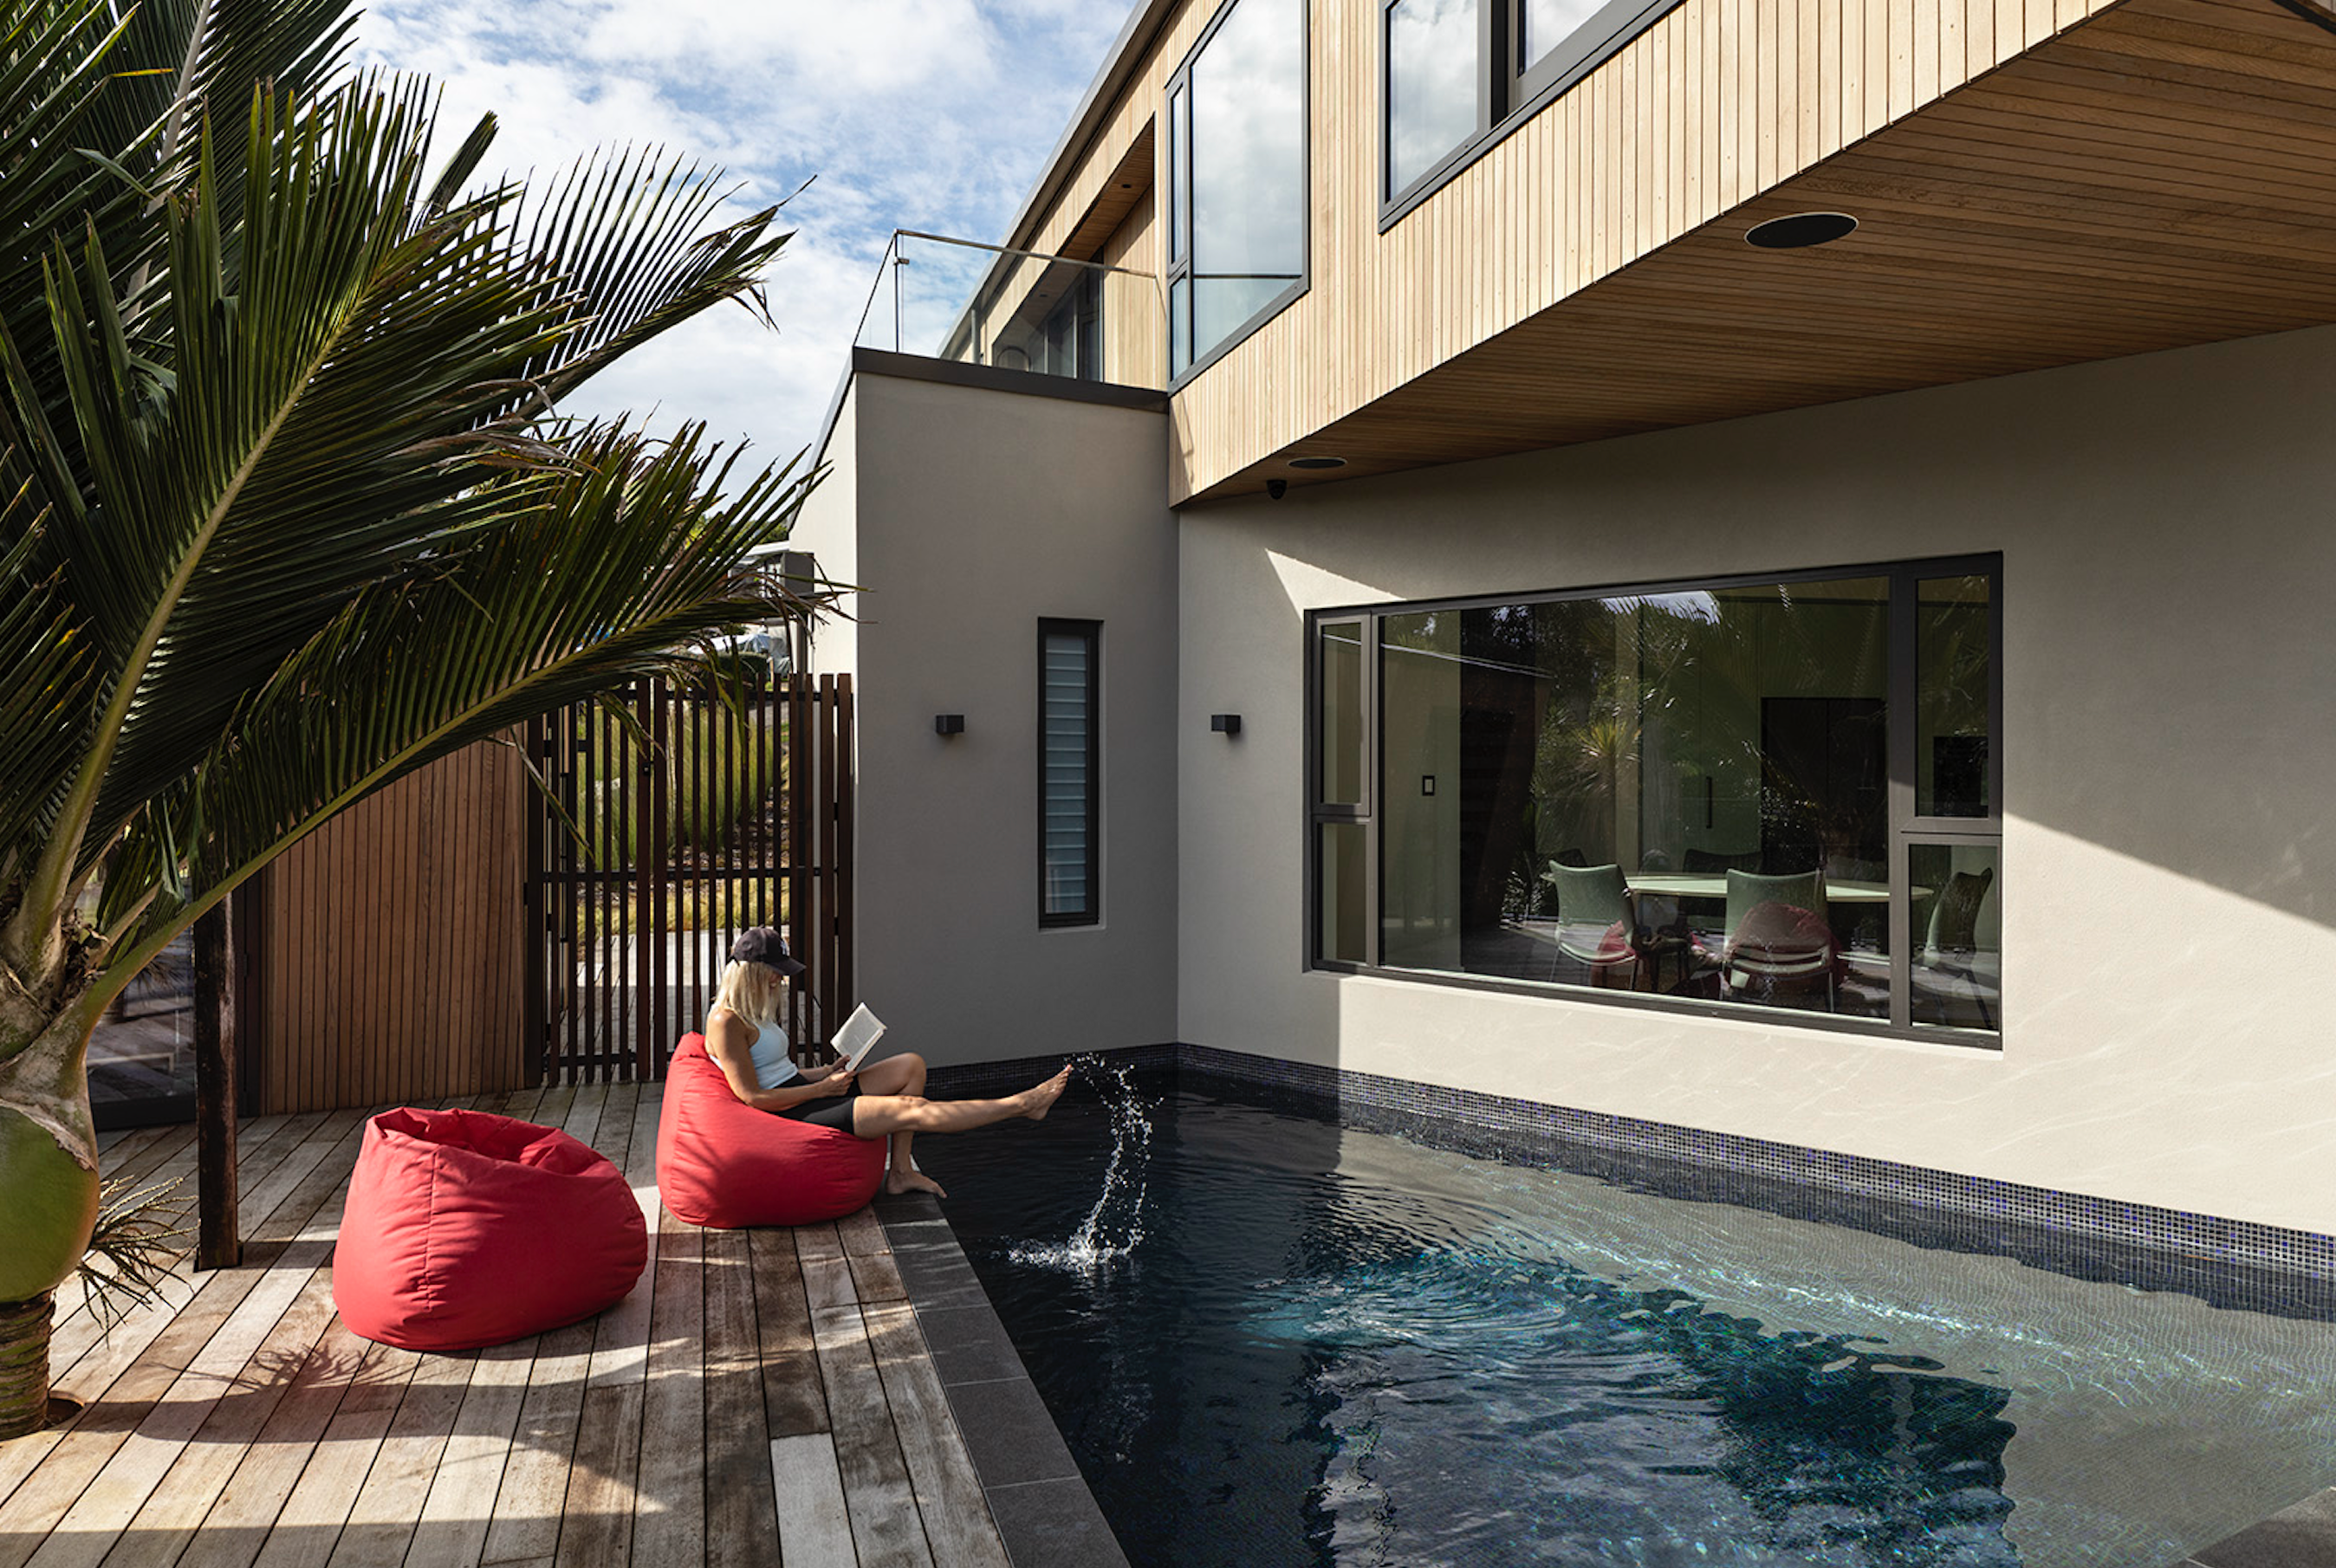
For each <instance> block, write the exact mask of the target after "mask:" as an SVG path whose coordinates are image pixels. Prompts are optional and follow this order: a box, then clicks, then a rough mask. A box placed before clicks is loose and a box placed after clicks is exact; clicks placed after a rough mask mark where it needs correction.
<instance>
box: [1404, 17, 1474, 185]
mask: <svg viewBox="0 0 2336 1568" xmlns="http://www.w3.org/2000/svg"><path fill="white" fill-rule="evenodd" d="M1478 3H1479V0H1396V4H1395V5H1390V6H1389V7H1387V192H1386V193H1387V195H1389V196H1393V195H1395V194H1396V193H1397V191H1399V190H1403V189H1404V188H1405V187H1406V186H1407V185H1409V184H1410V183H1411V182H1412V181H1413V180H1416V179H1418V178H1419V177H1420V176H1421V175H1423V174H1425V173H1426V172H1427V170H1429V169H1430V168H1432V167H1433V166H1434V165H1435V163H1436V160H1438V159H1440V158H1442V157H1443V156H1444V155H1445V153H1447V152H1449V151H1452V150H1453V149H1454V148H1455V147H1457V146H1459V145H1460V143H1461V142H1463V141H1466V140H1467V139H1468V137H1469V135H1470V133H1471V132H1473V131H1475V129H1476V6H1477V5H1478Z"/></svg>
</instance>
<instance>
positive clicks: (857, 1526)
mask: <svg viewBox="0 0 2336 1568" xmlns="http://www.w3.org/2000/svg"><path fill="white" fill-rule="evenodd" d="M453 1103H454V1104H465V1105H469V1104H475V1105H478V1106H479V1108H482V1109H487V1110H495V1111H501V1112H504V1113H506V1114H508V1115H516V1116H521V1117H524V1118H526V1119H528V1120H530V1121H536V1122H542V1123H546V1124H549V1125H559V1126H564V1127H566V1128H567V1129H568V1131H569V1132H570V1133H572V1134H574V1135H576V1136H578V1137H579V1138H581V1139H583V1140H584V1141H586V1142H587V1143H589V1144H592V1145H593V1146H594V1147H595V1148H597V1149H599V1150H600V1151H601V1152H602V1153H603V1154H607V1155H608V1157H609V1158H610V1159H612V1160H614V1161H615V1162H616V1163H617V1164H618V1165H619V1166H620V1167H622V1168H623V1169H624V1170H625V1172H626V1173H627V1174H628V1177H629V1178H630V1180H631V1182H632V1184H633V1187H634V1190H635V1192H636V1193H637V1194H638V1196H639V1198H640V1202H641V1205H642V1209H643V1212H644V1213H646V1214H647V1216H648V1221H649V1230H650V1233H651V1235H652V1236H653V1237H654V1238H655V1245H654V1247H653V1249H652V1251H653V1254H654V1255H653V1257H652V1259H651V1262H650V1267H649V1268H648V1269H647V1271H644V1272H643V1274H642V1277H641V1281H640V1283H639V1285H638V1287H636V1289H635V1290H634V1291H633V1293H632V1294H631V1295H629V1296H628V1297H627V1298H626V1299H625V1300H623V1301H621V1302H619V1303H618V1305H616V1306H615V1307H612V1308H610V1309H609V1310H608V1311H606V1312H604V1313H602V1314H600V1315H599V1317H597V1318H595V1319H592V1320H589V1321H587V1322H583V1323H579V1324H577V1325H575V1326H573V1327H570V1328H567V1329H557V1330H555V1331H553V1332H551V1333H548V1334H544V1335H542V1336H540V1337H539V1338H537V1339H528V1340H524V1341H521V1343H518V1344H514V1345H505V1346H499V1347H496V1348H494V1349H487V1350H480V1351H474V1352H468V1353H464V1354H461V1355H422V1354H415V1353H414V1352H411V1351H404V1350H398V1349H392V1348H391V1347H389V1346H386V1345H377V1344H374V1343H371V1342H369V1341H367V1340H365V1339H358V1338H357V1337H355V1335H353V1334H351V1333H350V1332H349V1331H348V1330H347V1329H346V1328H344V1327H343V1326H342V1324H341V1322H340V1320H339V1317H338V1315H337V1314H336V1312H335V1311H334V1310H333V1298H332V1268H331V1264H332V1256H333V1241H334V1235H335V1232H336V1227H337V1225H338V1222H339V1219H340V1213H341V1205H342V1203H343V1201H344V1199H345V1198H346V1191H347V1181H348V1174H349V1170H350V1166H351V1164H353V1163H354V1161H355V1157H356V1150H357V1141H358V1134H359V1131H360V1129H361V1128H362V1126H363V1125H364V1121H365V1115H366V1113H365V1112H363V1111H339V1112H334V1113H331V1114H321V1113H319V1114H311V1115H298V1116H277V1117H269V1118H266V1119H264V1120H261V1121H258V1122H254V1123H252V1124H250V1125H247V1126H246V1127H245V1128H244V1130H243V1135H242V1141H241V1152H240V1160H241V1170H242V1189H243V1193H244V1198H243V1217H244V1236H245V1257H246V1262H245V1264H244V1266H243V1267H241V1268H238V1269H233V1270H225V1271H218V1272H213V1273H206V1274H202V1275H196V1276H182V1277H181V1278H180V1280H179V1281H176V1282H175V1283H174V1285H173V1287H172V1289H171V1290H170V1299H169V1301H168V1302H167V1303H166V1304H164V1305H161V1306H158V1307H156V1308H153V1309H151V1310H144V1311H141V1312H140V1313H137V1314H135V1315H133V1316H132V1317H131V1318H130V1319H128V1320H125V1321H124V1322H122V1323H121V1324H119V1325H117V1326H116V1327H115V1328H114V1329H112V1332H111V1333H110V1334H101V1332H100V1331H99V1329H98V1326H97V1324H96V1323H95V1322H93V1321H92V1318H91V1315H90V1313H89V1312H88V1310H86V1309H85V1308H84V1307H83V1306H81V1305H80V1303H79V1300H78V1298H77V1297H71V1298H70V1299H69V1297H68V1295H61V1296H60V1299H59V1301H58V1319H59V1321H58V1324H57V1329H56V1340H55V1349H54V1358H53V1367H54V1376H55V1384H56V1391H57V1392H58V1393H59V1394H62V1395H67V1396H70V1397H72V1398H77V1399H81V1400H84V1401H87V1402H88V1408H86V1409H85V1410H83V1412H82V1414H81V1415H80V1416H79V1417H78V1418H76V1419H75V1420H74V1421H73V1422H72V1423H71V1424H69V1425H67V1426H64V1427H56V1428H53V1429H51V1430H49V1431H45V1432H41V1433H36V1434H34V1435H33V1436H31V1437H20V1438H16V1439H14V1440H12V1441H9V1442H5V1443H0V1568H19V1565H21V1564H27V1563H31V1564H36V1565H37V1568H61V1565H63V1564H91V1565H94V1564H99V1563H105V1564H114V1565H122V1568H163V1565H165V1564H172V1563H177V1564H183V1565H187V1568H195V1565H201V1568H228V1565H232V1568H242V1565H244V1564H264V1565H266V1568H293V1565H295V1564H311V1565H315V1568H357V1565H359V1564H397V1563H410V1564H413V1565H414V1568H438V1565H440V1564H457V1563H509V1564H513V1565H518V1564H530V1565H533V1564H551V1563H562V1564H565V1563H576V1564H589V1565H590V1568H608V1565H610V1564H619V1563H628V1562H633V1563H642V1564H644V1565H649V1564H654V1565H656V1568H666V1565H667V1564H686V1563H707V1564H729V1563H777V1562H780V1561H781V1560H782V1558H784V1562H785V1563H786V1564H788V1565H789V1568H811V1565H823V1564H855V1565H858V1568H873V1565H875V1564H880V1563H881V1564H894V1563H902V1564H906V1563H917V1564H939V1568H957V1565H959V1564H994V1565H996V1568H1005V1564H1006V1563H1007V1553H1006V1551H1005V1548H1004V1546H1003V1545H1002V1544H1001V1543H1000V1540H999V1537H998V1531H997V1528H996V1526H995V1524H993V1523H992V1519H991V1515H990V1513H989V1509H988V1505H987V1503H986V1501H985V1499H984V1497H983V1494H982V1489H981V1485H980V1483H979V1481H978V1478H977V1477H976V1475H975V1473H974V1469H973V1466H972V1463H971V1461H970V1460H969V1459H968V1456H967V1452H966V1448H965V1445H964V1442H963V1439H962V1437H960V1435H959V1429H958V1427H957V1425H956V1423H955V1420H954V1418H953V1417H951V1415H950V1412H949V1404H948V1401H947V1399H946V1398H945V1397H944V1395H943V1390H942V1387H941V1383H940V1380H939V1378H938V1376H937V1375H936V1373H935V1370H934V1368H933V1364H932V1361H931V1359H930V1356H929V1355H928V1353H927V1350H926V1346H925V1341H924V1338H923V1335H922V1333H921V1332H920V1329H919V1328H918V1324H917V1318H916V1313H915V1310H914V1309H913V1308H911V1307H910V1304H909V1302H908V1300H907V1298H906V1295H905V1293H904V1291H903V1290H902V1288H901V1284H900V1273H899V1271H898V1270H897V1269H896V1268H895V1266H894V1264H893V1261H892V1257H891V1251H889V1249H888V1247H887V1244H886V1242H885V1237H884V1232H883V1230H882V1228H881V1226H880V1225H879V1224H878V1223H877V1222H876V1220H875V1219H874V1217H873V1216H872V1215H871V1214H869V1213H867V1212H865V1211H862V1212H861V1213H859V1214H857V1215H854V1216H852V1218H851V1219H848V1220H845V1221H843V1222H841V1223H839V1224H834V1225H818V1226H810V1227H805V1228H803V1229H801V1230H795V1231H784V1230H765V1231H752V1232H741V1231H701V1230H699V1229H698V1228H696V1226H692V1225H686V1224H683V1223H681V1222H678V1221H676V1220H675V1219H674V1218H673V1217H672V1216H671V1215H670V1214H667V1213H665V1211H664V1210H663V1208H662V1207H661V1206H660V1205H659V1204H658V1203H657V1186H656V1181H657V1177H656V1171H655V1154H656V1134H657V1110H658V1105H659V1103H660V1087H659V1086H657V1085H648V1086H631V1085H623V1086H587V1087H583V1088H558V1089H548V1090H544V1091H541V1092H540V1094H539V1093H538V1092H537V1091H532V1090H530V1091H528V1092H526V1093H524V1094H521V1095H514V1096H492V1097H489V1098H487V1099H485V1100H481V1101H475V1102H474V1101H456V1102H453ZM107 1142H108V1143H109V1144H110V1147H109V1149H108V1152H107V1154H106V1161H107V1171H108V1174H109V1175H112V1174H144V1175H146V1176H147V1177H149V1178H150V1179H162V1180H167V1179H169V1178H170V1177H173V1176H183V1177H185V1178H186V1180H187V1183H188V1186H189V1187H190V1188H191V1187H192V1185H193V1170H194V1157H195V1156H194V1146H193V1142H192V1134H191V1131H190V1129H188V1128H184V1127H177V1128H167V1129H157V1130H147V1131H141V1132H136V1133H129V1134H122V1135H112V1136H110V1137H109V1139H108V1140H107Z"/></svg>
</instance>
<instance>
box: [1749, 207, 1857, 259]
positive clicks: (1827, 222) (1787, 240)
mask: <svg viewBox="0 0 2336 1568" xmlns="http://www.w3.org/2000/svg"><path fill="white" fill-rule="evenodd" d="M1856 228H1857V219H1854V218H1852V217H1851V216H1850V215H1849V214H1848V213H1846V212H1796V213H1794V214H1792V215H1791V216H1790V217H1788V218H1771V219H1768V221H1767V222H1766V223H1756V224H1754V225H1753V226H1752V228H1751V229H1749V230H1748V231H1747V233H1746V234H1745V236H1744V243H1745V244H1747V245H1753V246H1757V247H1758V248H1761V249H1762V250H1806V249H1807V248H1809V247H1810V246H1812V245H1830V244H1832V243H1833V242H1834V241H1835V240H1836V239H1840V238H1841V237H1842V236H1843V235H1844V234H1848V233H1850V232H1852V231H1853V230H1854V229H1856Z"/></svg>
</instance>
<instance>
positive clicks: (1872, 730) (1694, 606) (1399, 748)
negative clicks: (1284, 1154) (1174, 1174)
mask: <svg viewBox="0 0 2336 1568" xmlns="http://www.w3.org/2000/svg"><path fill="white" fill-rule="evenodd" d="M1889 599H1890V595H1889V583H1888V579H1886V578H1881V577H1870V578H1854V579H1835V580H1829V581H1819V582H1789V583H1770V584H1762V585H1753V586H1737V587H1731V588H1727V589H1708V590H1695V591H1689V592H1679V593H1668V594H1660V595H1644V596H1630V597H1622V598H1613V599H1564V600H1552V601H1543V602H1539V603H1528V604H1507V605H1492V606H1482V607H1472V608H1466V609H1436V610H1420V611H1413V612H1409V613H1406V614H1397V615H1390V616H1387V617H1386V618H1383V619H1382V621H1381V623H1380V625H1381V638H1380V647H1379V650H1378V656H1379V661H1380V662H1379V681H1380V687H1379V695H1378V705H1379V712H1380V725H1381V735H1382V744H1381V769H1382V772H1381V780H1380V786H1381V789H1382V790H1383V792H1384V793H1383V794H1382V795H1381V796H1380V803H1379V806H1378V820H1379V822H1380V823H1381V827H1382V837H1381V840H1380V856H1381V868H1380V888H1381V892H1380V911H1381V919H1382V922H1383V923H1382V927H1381V950H1380V953H1381V958H1380V961H1381V962H1382V963H1385V964H1387V965H1390V966H1397V965H1400V966H1407V967H1412V968H1418V969H1443V970H1454V971H1462V972H1466V973H1471V974H1491V975H1499V976H1504V977H1506V978H1510V979H1532V980H1543V981H1551V982H1555V983H1559V984H1566V985H1590V984H1597V985H1614V984H1621V983H1626V979H1625V977H1626V976H1627V983H1628V984H1630V985H1632V986H1635V987H1638V988H1639V989H1654V990H1660V991H1664V992H1669V993H1674V994H1679V995H1686V996H1692V997H1698V998H1704V999H1708V1000H1717V1001H1728V1002H1740V1003H1745V1004H1748V1005H1754V1006H1772V1007H1784V1008H1801V1009H1807V1010H1811V1011H1818V1012H1824V1011H1833V1012H1837V1013H1847V1014H1853V1015H1856V1016H1862V1017H1873V1018H1887V1017H1888V1016H1889V1010H1890V965H1889V955H1888V941H1887V933H1888V929H1889V918H1888V917H1889V903H1890V882H1889V852H1888V846H1889V815H1888V798H1887V796H1888V792H1887V780H1888V767H1887V751H1886V745H1885V742H1886V733H1887V693H1888V669H1887V649H1888V635H1887V633H1888V622H1889V609H1890V605H1889ZM1610 866H1611V867H1618V868H1620V875H1621V878H1622V881H1623V891H1624V896H1625V898H1626V909H1625V911H1624V912H1623V913H1622V914H1621V915H1614V916H1612V918H1611V919H1608V920H1603V921H1600V922H1597V923H1599V924H1600V926H1601V930H1599V931H1592V932H1586V933H1585V932H1582V931H1576V930H1573V929H1572V928H1573V927H1576V926H1580V925H1582V923H1583V920H1587V919H1588V918H1589V917H1586V916H1585V917H1582V919H1575V918H1574V913H1575V912H1574V911H1567V910H1566V909H1565V908H1563V907H1562V906H1563V901H1564V898H1565V896H1566V894H1567V891H1568V890H1569V889H1570V890H1572V896H1573V897H1574V899H1575V900H1576V901H1577V902H1579V901H1584V900H1588V899H1591V897H1592V894H1591V891H1590V890H1591V887H1592V885H1593V884H1592V881H1591V879H1585V878H1581V877H1574V876H1571V875H1569V874H1568V873H1569V872H1572V871H1575V870H1582V869H1587V870H1592V871H1595V870H1596V869H1598V868H1601V867H1610ZM1602 908H1603V906H1602V905H1601V910H1602ZM1595 912H1598V911H1593V913H1595ZM1606 912H1608V913H1610V914H1611V911H1606ZM1606 927H1611V928H1613V930H1611V933H1610V932H1608V931H1606V930H1604V928H1606ZM1610 937H1611V940H1610ZM1591 939H1594V940H1591Z"/></svg>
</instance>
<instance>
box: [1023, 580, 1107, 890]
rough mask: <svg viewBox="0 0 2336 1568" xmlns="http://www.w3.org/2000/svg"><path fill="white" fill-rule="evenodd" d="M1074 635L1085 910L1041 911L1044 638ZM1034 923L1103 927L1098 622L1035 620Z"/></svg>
mask: <svg viewBox="0 0 2336 1568" xmlns="http://www.w3.org/2000/svg"><path fill="white" fill-rule="evenodd" d="M1054 637H1077V638H1083V639H1084V640H1085V643H1086V674H1087V679H1086V714H1087V745H1086V791H1085V794H1086V799H1085V805H1086V824H1085V825H1086V849H1087V853H1086V886H1087V898H1086V908H1085V909H1084V910H1080V911H1076V912H1056V911H1049V910H1048V909H1047V908H1046V872H1047V863H1046V762H1047V758H1046V640H1047V638H1054ZM1037 653H1038V723H1037V736H1038V925H1039V929H1040V930H1059V929H1062V928H1065V927H1076V926H1095V925H1101V924H1102V923H1103V622H1101V621H1099V620H1069V619H1062V618H1050V617H1041V618H1039V621H1038V638H1037Z"/></svg>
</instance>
